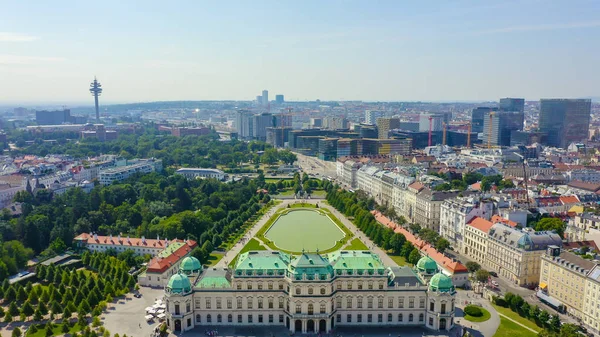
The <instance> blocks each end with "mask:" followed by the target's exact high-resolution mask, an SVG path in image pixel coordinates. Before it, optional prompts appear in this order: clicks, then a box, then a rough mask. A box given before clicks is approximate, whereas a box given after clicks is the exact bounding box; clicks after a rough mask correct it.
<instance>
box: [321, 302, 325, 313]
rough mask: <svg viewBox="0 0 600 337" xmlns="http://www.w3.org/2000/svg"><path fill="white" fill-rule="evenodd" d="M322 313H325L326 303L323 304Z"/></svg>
mask: <svg viewBox="0 0 600 337" xmlns="http://www.w3.org/2000/svg"><path fill="white" fill-rule="evenodd" d="M321 313H322V314H324V313H325V303H321Z"/></svg>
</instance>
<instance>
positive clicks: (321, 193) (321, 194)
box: [311, 190, 327, 197]
mask: <svg viewBox="0 0 600 337" xmlns="http://www.w3.org/2000/svg"><path fill="white" fill-rule="evenodd" d="M311 195H312V196H313V197H324V196H325V195H327V192H325V190H314V191H312V193H311Z"/></svg>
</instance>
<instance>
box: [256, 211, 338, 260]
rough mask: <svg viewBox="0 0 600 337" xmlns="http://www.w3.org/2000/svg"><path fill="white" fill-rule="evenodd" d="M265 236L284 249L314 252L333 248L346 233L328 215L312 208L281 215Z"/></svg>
mask: <svg viewBox="0 0 600 337" xmlns="http://www.w3.org/2000/svg"><path fill="white" fill-rule="evenodd" d="M265 237H266V238H268V239H269V240H271V241H273V242H275V244H276V245H277V247H279V248H281V249H284V250H288V251H292V252H301V251H302V249H305V250H307V251H310V252H314V251H316V250H317V249H319V250H326V249H329V248H332V247H333V246H335V243H336V242H337V241H338V240H340V239H342V238H343V237H344V233H343V232H342V231H341V229H339V228H338V226H336V224H335V223H333V221H332V220H331V219H330V218H329V217H328V216H326V215H321V214H320V213H318V212H317V211H311V210H294V211H290V212H288V213H287V214H285V215H282V216H280V217H279V219H277V221H275V223H274V224H273V226H271V228H270V229H269V230H268V231H267V233H265Z"/></svg>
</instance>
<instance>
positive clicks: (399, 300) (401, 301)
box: [398, 297, 404, 309]
mask: <svg viewBox="0 0 600 337" xmlns="http://www.w3.org/2000/svg"><path fill="white" fill-rule="evenodd" d="M398 308H400V309H403V308H404V298H402V297H398Z"/></svg>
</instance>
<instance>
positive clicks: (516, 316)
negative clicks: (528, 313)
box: [492, 304, 542, 332]
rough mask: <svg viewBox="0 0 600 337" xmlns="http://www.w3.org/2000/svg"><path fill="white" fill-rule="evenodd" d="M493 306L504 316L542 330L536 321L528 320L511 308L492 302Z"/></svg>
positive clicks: (536, 329)
mask: <svg viewBox="0 0 600 337" xmlns="http://www.w3.org/2000/svg"><path fill="white" fill-rule="evenodd" d="M492 306H494V309H496V311H497V312H499V313H501V314H503V315H504V316H506V317H508V318H510V319H512V320H515V321H517V322H519V323H521V324H523V325H525V326H526V327H528V328H531V329H533V330H535V331H538V332H539V331H542V328H540V327H539V326H537V325H536V324H535V323H534V322H532V321H530V320H528V319H527V318H524V317H521V316H519V314H517V313H516V312H514V311H512V310H510V308H504V307H500V306H497V305H495V304H492Z"/></svg>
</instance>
